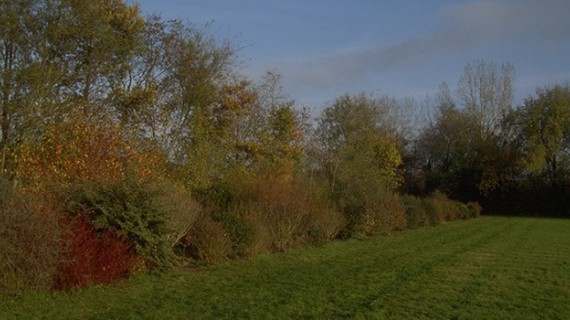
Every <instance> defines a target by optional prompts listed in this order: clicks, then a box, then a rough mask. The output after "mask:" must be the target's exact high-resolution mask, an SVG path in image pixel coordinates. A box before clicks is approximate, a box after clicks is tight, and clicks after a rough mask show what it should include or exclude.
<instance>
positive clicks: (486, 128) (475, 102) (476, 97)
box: [457, 60, 515, 140]
mask: <svg viewBox="0 0 570 320" xmlns="http://www.w3.org/2000/svg"><path fill="white" fill-rule="evenodd" d="M514 73H515V68H514V66H513V65H512V64H511V63H504V64H501V65H500V66H497V64H496V63H493V62H486V61H485V60H477V61H475V62H473V63H472V64H467V65H466V66H465V69H464V71H463V74H462V75H461V78H460V79H459V83H458V85H457V91H458V97H459V103H460V104H461V105H462V106H463V107H464V108H465V109H466V110H467V111H468V112H470V113H472V114H473V116H475V117H476V118H477V121H478V126H479V130H480V136H481V139H482V140H485V139H486V138H488V137H489V136H491V135H495V134H498V133H499V132H500V124H501V118H502V116H503V115H504V114H505V112H506V111H507V110H508V109H509V108H510V106H511V103H512V99H513V81H514Z"/></svg>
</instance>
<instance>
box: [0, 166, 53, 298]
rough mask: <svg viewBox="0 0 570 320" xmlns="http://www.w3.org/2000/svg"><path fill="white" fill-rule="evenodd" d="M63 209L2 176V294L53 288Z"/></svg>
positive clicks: (0, 240)
mask: <svg viewBox="0 0 570 320" xmlns="http://www.w3.org/2000/svg"><path fill="white" fill-rule="evenodd" d="M60 214H61V213H60V211H59V210H57V209H56V208H55V206H54V205H53V204H52V203H51V202H50V201H48V200H46V199H43V198H40V197H37V196H36V197H32V196H30V195H25V194H22V193H20V192H18V191H17V190H16V189H15V188H14V187H13V185H12V183H11V182H10V181H8V180H6V179H4V178H3V177H0V296H7V295H18V294H21V293H23V292H24V291H26V290H32V289H49V288H51V286H52V283H53V282H52V281H53V277H54V274H55V270H56V266H57V263H58V258H57V257H58V254H59V249H60V245H59V243H60V242H59V239H60V235H61V229H60V227H59V225H58V223H57V221H58V219H59V217H60Z"/></svg>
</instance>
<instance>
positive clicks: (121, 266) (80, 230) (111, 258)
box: [54, 215, 141, 290]
mask: <svg viewBox="0 0 570 320" xmlns="http://www.w3.org/2000/svg"><path fill="white" fill-rule="evenodd" d="M65 224H66V225H67V226H68V227H69V231H68V232H67V233H65V234H64V236H63V239H62V240H63V243H64V246H65V247H64V249H63V250H62V252H61V253H60V256H59V260H60V261H61V263H60V264H59V266H58V269H57V273H56V276H55V283H54V288H55V289H58V290H61V289H67V288H71V287H78V286H87V285H90V284H97V283H109V282H111V281H113V280H116V279H119V278H121V277H124V276H127V275H129V274H130V273H131V271H133V270H134V269H135V268H136V266H137V264H139V262H140V261H141V259H140V257H139V256H138V255H137V254H136V253H135V250H134V246H133V244H132V243H131V242H130V241H129V240H128V239H127V238H126V237H124V236H120V235H119V234H118V233H117V232H115V231H111V230H106V231H102V232H101V231H97V230H96V229H95V227H94V226H93V224H92V222H91V221H90V218H89V217H87V216H86V215H79V216H76V217H75V218H74V219H73V220H69V219H67V221H65Z"/></svg>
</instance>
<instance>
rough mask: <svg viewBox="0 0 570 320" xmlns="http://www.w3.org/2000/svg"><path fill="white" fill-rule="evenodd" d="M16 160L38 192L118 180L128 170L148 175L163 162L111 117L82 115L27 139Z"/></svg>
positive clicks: (20, 176)
mask: <svg viewBox="0 0 570 320" xmlns="http://www.w3.org/2000/svg"><path fill="white" fill-rule="evenodd" d="M16 160H17V165H16V177H17V178H18V179H19V180H21V181H23V182H24V184H25V185H26V186H27V188H29V189H30V190H35V191H39V190H44V191H52V190H54V189H53V188H54V187H62V188H67V187H69V186H71V185H73V184H74V183H78V182H82V181H95V180H97V181H108V182H114V181H118V180H120V179H122V178H124V177H125V176H126V175H135V176H137V177H139V178H143V179H144V178H148V177H151V176H153V175H155V174H156V173H157V172H155V170H156V168H161V167H163V166H162V163H163V159H162V157H160V156H159V155H158V154H156V153H153V152H145V151H144V149H143V148H140V147H139V146H138V145H136V144H135V143H133V142H129V141H127V139H126V138H125V135H124V134H122V132H121V130H120V129H119V128H118V126H116V125H114V124H113V123H112V122H111V121H107V122H104V121H101V120H90V119H88V118H86V117H84V116H80V115H77V114H75V115H72V116H70V117H69V118H68V119H67V120H66V121H62V122H60V123H57V124H52V125H47V126H46V127H45V128H44V130H43V133H42V137H41V139H39V140H37V141H26V142H24V143H23V144H22V145H21V146H20V148H19V150H18V152H17V153H16Z"/></svg>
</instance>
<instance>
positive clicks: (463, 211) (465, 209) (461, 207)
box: [455, 202, 471, 220]
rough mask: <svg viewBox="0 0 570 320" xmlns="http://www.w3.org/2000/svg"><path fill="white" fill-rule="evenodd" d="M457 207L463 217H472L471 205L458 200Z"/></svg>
mask: <svg viewBox="0 0 570 320" xmlns="http://www.w3.org/2000/svg"><path fill="white" fill-rule="evenodd" d="M455 204H456V205H457V209H458V210H459V211H460V212H461V219H464V220H465V219H469V218H471V212H470V211H469V207H467V205H466V204H465V203H463V202H456V203H455Z"/></svg>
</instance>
